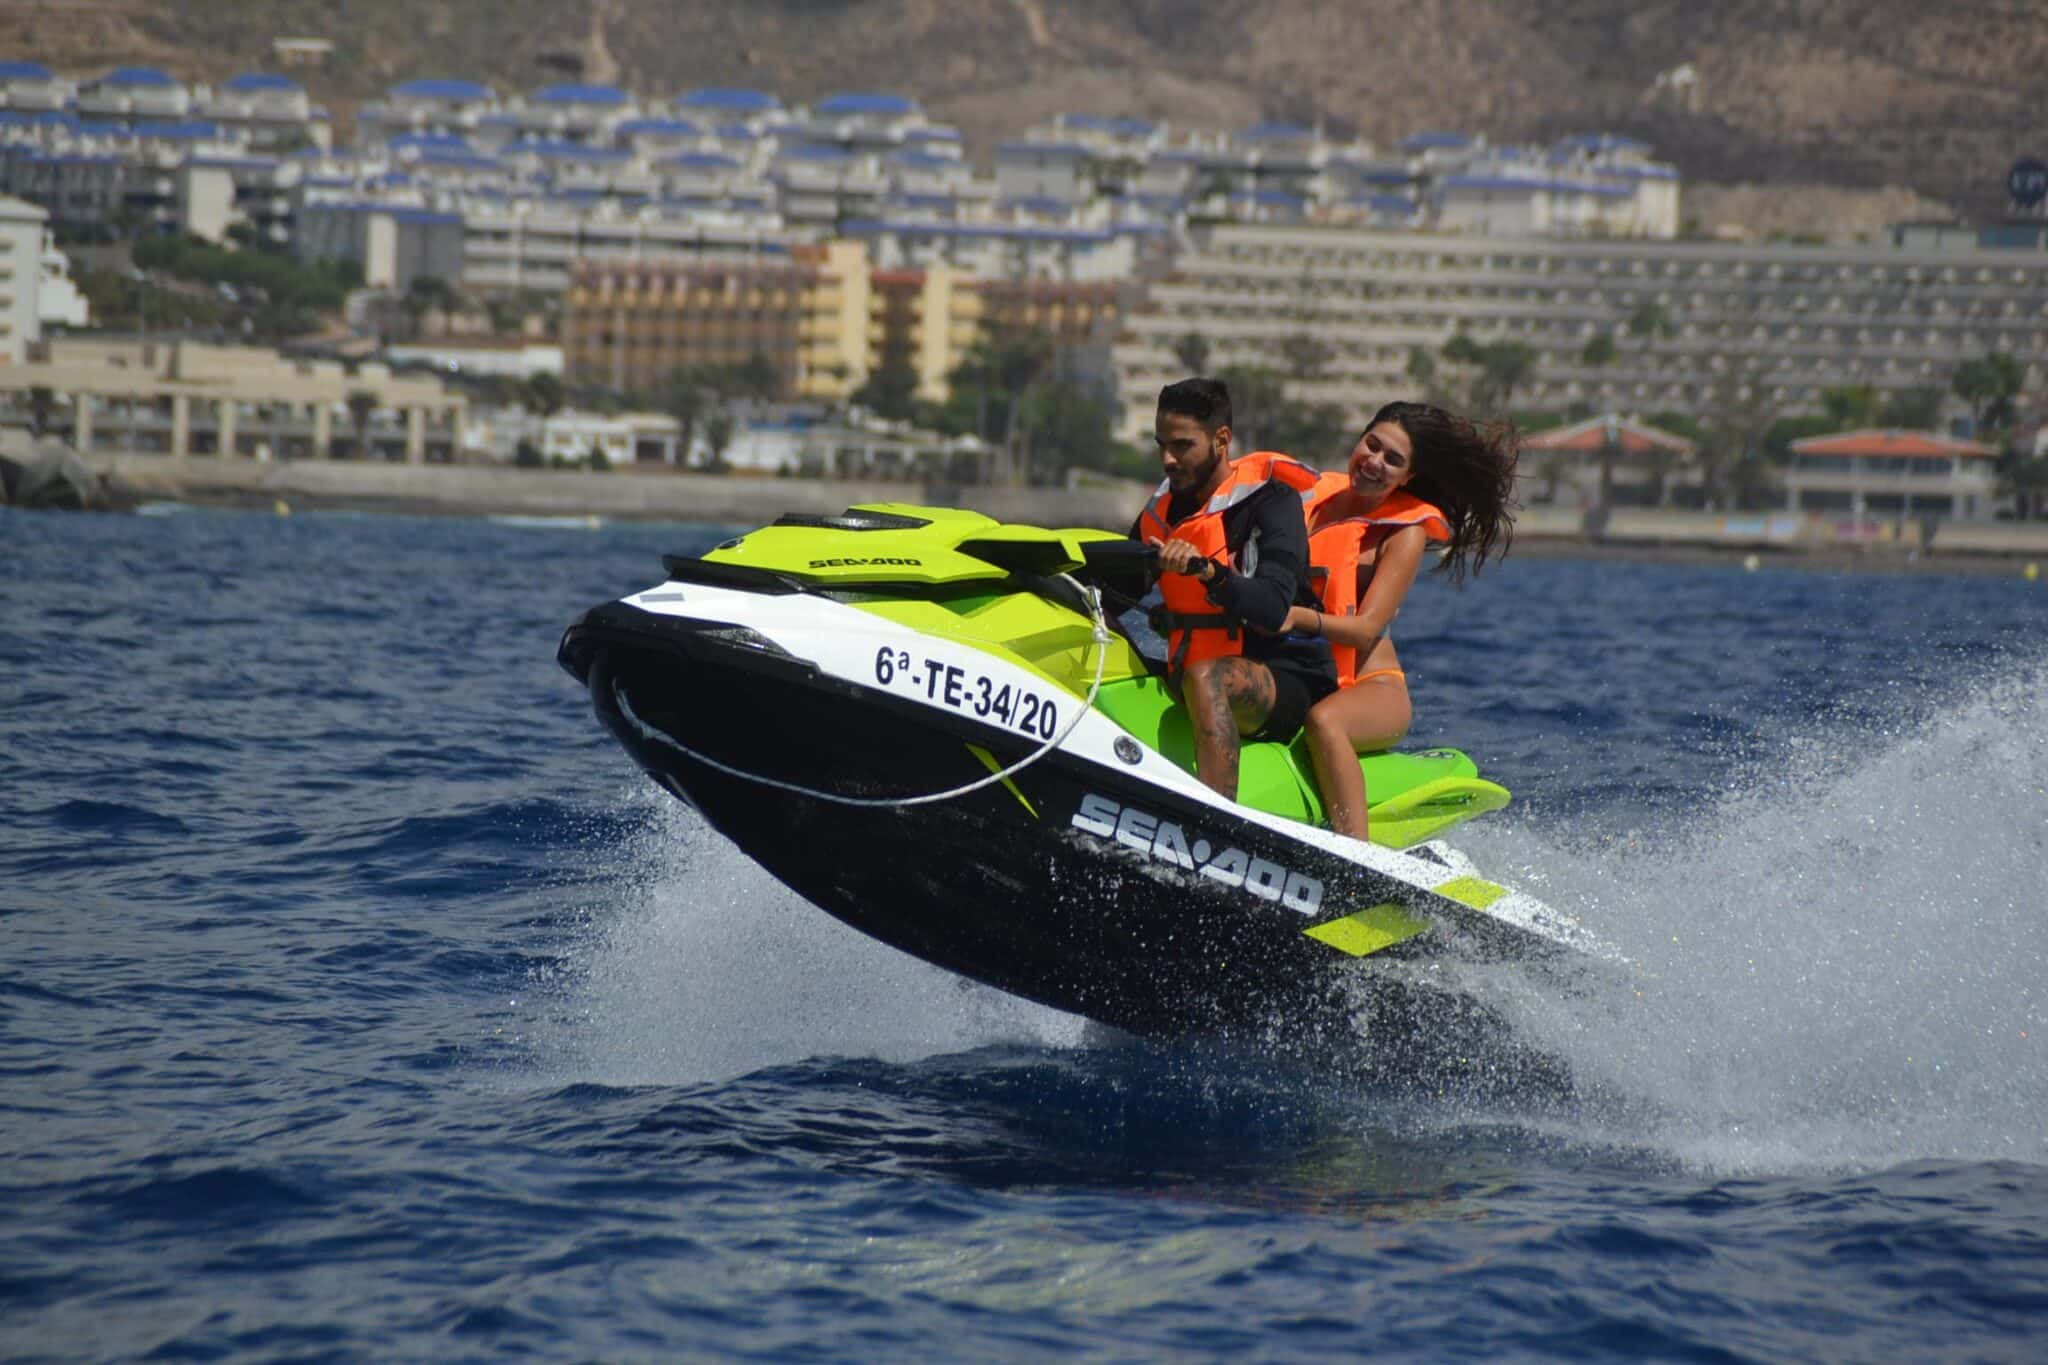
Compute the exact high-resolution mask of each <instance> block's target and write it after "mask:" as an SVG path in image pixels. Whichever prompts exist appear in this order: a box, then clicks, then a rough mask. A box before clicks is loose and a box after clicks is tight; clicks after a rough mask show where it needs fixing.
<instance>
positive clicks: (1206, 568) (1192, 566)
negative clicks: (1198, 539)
mask: <svg viewBox="0 0 2048 1365" xmlns="http://www.w3.org/2000/svg"><path fill="white" fill-rule="evenodd" d="M1159 572H1161V573H1179V574H1188V575H1190V576H1191V577H1194V578H1199V579H1201V580H1202V581H1203V582H1204V583H1213V582H1215V581H1216V562H1215V561H1214V560H1212V559H1210V558H1209V557H1208V556H1207V555H1205V554H1203V553H1202V552H1201V551H1200V550H1197V549H1196V548H1195V547H1194V546H1192V545H1190V544H1188V543H1187V542H1186V541H1185V540H1169V541H1166V542H1164V543H1162V544H1161V545H1160V547H1159Z"/></svg>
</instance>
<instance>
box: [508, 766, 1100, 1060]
mask: <svg viewBox="0 0 2048 1365" xmlns="http://www.w3.org/2000/svg"><path fill="white" fill-rule="evenodd" d="M625 799H626V800H628V801H631V802H635V803H645V806H646V807H649V808H650V809H648V811H647V818H646V821H645V823H644V824H643V826H642V829H641V832H640V833H639V834H638V835H636V836H634V837H633V838H632V839H630V840H628V841H626V843H625V844H624V845H622V846H620V847H619V848H617V849H616V850H615V853H614V854H613V855H611V856H615V857H616V858H617V859H618V860H619V861H620V862H621V863H622V864H623V865H624V867H625V868H626V869H628V870H627V871H626V873H625V874H624V875H621V876H619V877H617V878H615V879H612V880H611V881H609V882H608V884H607V885H608V887H609V888H610V889H609V890H608V891H607V892H606V893H605V894H606V895H607V896H608V897H611V898H612V900H613V903H611V904H607V905H604V906H601V907H598V908H597V911H596V913H594V914H593V916H592V924H591V927H590V929H589V931H588V937H587V941H586V942H584V943H583V944H581V945H580V946H579V947H578V948H577V950H576V951H575V952H574V953H573V954H572V956H573V957H574V958H576V959H578V961H577V962H576V964H575V969H574V970H573V971H572V973H571V975H572V977H573V979H574V981H575V983H576V984H575V986H574V987H573V1001H572V1013H571V1015H570V1017H569V1018H568V1019H566V1020H564V1021H561V1023H560V1024H559V1026H558V1027H557V1028H556V1029H555V1030H554V1035H555V1036H554V1038H553V1044H552V1047H551V1048H550V1049H549V1050H550V1051H552V1052H554V1053H555V1054H556V1056H557V1059H558V1060H557V1062H556V1066H555V1068H553V1069H557V1070H560V1071H562V1072H564V1073H565V1075H566V1077H567V1078H573V1079H576V1080H584V1081H596V1082H600V1083H603V1084H612V1085H647V1084H656V1085H674V1084H686V1083H692V1082H697V1081H705V1080H714V1079H722V1078H725V1077H729V1076H736V1075H740V1074H743V1073H745V1072H749V1071H753V1070H756V1069H759V1068H761V1067H764V1066H771V1065H775V1064H778V1063H786V1062H794V1061H801V1060H803V1059H806V1058H810V1057H815V1056H821V1055H826V1056H832V1055H836V1056H857V1057H872V1058H879V1059H881V1060H884V1061H910V1060H915V1059H921V1058H925V1057H930V1056H935V1055H938V1054H941V1053H948V1052H958V1051H964V1050H966V1049H969V1048H974V1047H980V1046H984V1045H987V1044H991V1043H1016V1042H1023V1043H1032V1044H1039V1045H1046V1046H1067V1045H1072V1044H1075V1043H1078V1042H1080V1041H1082V1038H1083V1034H1084V1029H1086V1028H1087V1025H1086V1024H1085V1023H1084V1021H1082V1020H1080V1019H1077V1018H1075V1017H1073V1016H1071V1015H1066V1014H1061V1013H1059V1012H1058V1011H1055V1010H1050V1009H1046V1008H1044V1007H1043V1006H1039V1005H1035V1004H1032V1003H1030V1002H1029V1001H1025V1000H1020V999H1018V998H1016V997H1014V996H1009V995H1005V994H1003V993H1001V992H999V991H994V990H990V989H988V988H987V987H984V986H980V985H977V984H975V983H973V982H969V981H966V980H963V979H962V978H959V977H956V976H954V975H952V974H951V973H949V972H945V971H942V970H940V969H939V968H937V967H933V966H931V965H929V964H927V963H924V962H920V961H918V960H917V959H916V958H913V957H909V956H907V955H906V954H903V953H900V952H898V951H896V950H895V949H893V948H890V947H888V946H886V945H884V944H882V943H878V942H876V941H875V940H874V939H871V938H868V937H866V936H865V935H863V934H859V933H856V932H855V931H854V930H852V929H849V928H847V927H846V926H845V925H843V924H841V923H839V922H838V921H837V920H835V919H833V918H832V917H831V916H829V915H827V914H826V913H825V912H823V911H822V910H819V909H817V908H815V907H814V906H812V905H811V904H809V903H808V902H807V901H805V900H803V899H802V898H801V897H799V896H798V895H797V894H796V893H795V892H793V891H791V890H789V889H788V888H786V887H784V886H783V885H782V884H781V883H779V882H777V881H776V880H775V879H774V878H773V877H771V876H769V875H768V873H767V872H765V871H763V870H762V869H761V868H760V866H758V865H757V864H755V863H754V862H753V861H752V860H750V859H748V858H747V857H746V855H745V854H743V853H741V852H740V851H739V850H738V849H737V848H735V847H733V846H732V845H731V844H730V843H728V842H726V840H724V839H723V838H721V837H720V836H719V835H718V834H716V833H715V832H713V831H712V830H711V829H710V828H709V827H708V826H706V825H705V824H704V823H703V821H702V820H701V819H700V818H699V817H698V816H697V814H696V813H695V812H694V811H691V810H689V809H687V808H686V807H683V806H681V805H679V804H677V803H676V802H674V801H672V800H670V799H669V798H668V797H666V796H662V795H661V794H660V793H658V792H656V791H654V789H653V788H651V787H647V788H644V789H643V788H640V787H637V786H636V788H635V791H634V794H633V795H632V796H630V797H628V798H625Z"/></svg>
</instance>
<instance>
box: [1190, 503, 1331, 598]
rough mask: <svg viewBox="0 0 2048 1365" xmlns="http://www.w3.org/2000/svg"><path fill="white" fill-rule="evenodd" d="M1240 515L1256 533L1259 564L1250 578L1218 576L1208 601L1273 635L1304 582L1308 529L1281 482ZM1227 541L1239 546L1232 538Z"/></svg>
mask: <svg viewBox="0 0 2048 1365" xmlns="http://www.w3.org/2000/svg"><path fill="white" fill-rule="evenodd" d="M1245 512H1246V513H1247V514H1248V516H1249V519H1250V522H1251V529H1252V530H1255V531H1256V532H1257V534H1258V538H1259V562H1258V564H1257V565H1256V566H1254V567H1253V569H1252V571H1251V573H1250V574H1241V573H1238V572H1236V571H1234V570H1227V571H1225V572H1224V573H1222V574H1220V575H1218V577H1217V579H1216V581H1215V582H1214V583H1212V584H1210V585H1209V593H1208V596H1209V600H1210V601H1211V602H1214V603H1215V604H1216V605H1217V606H1219V607H1221V608H1223V609H1224V610H1225V611H1227V612H1229V613H1230V614H1231V615H1233V616H1235V617H1237V619H1238V620H1240V621H1243V622H1244V623H1245V624H1247V625H1249V626H1251V627H1252V628H1253V629H1254V630H1263V631H1268V632H1271V631H1277V630H1279V629H1280V627H1282V626H1283V625H1285V624H1286V623H1287V609H1288V608H1289V607H1291V606H1293V605H1294V604H1295V601H1296V600H1297V599H1298V598H1299V596H1300V594H1301V590H1302V585H1303V584H1304V583H1306V582H1307V581H1308V524H1307V523H1306V522H1305V521H1303V520H1302V515H1301V498H1300V496H1299V495H1298V494H1297V493H1295V491H1294V490H1293V489H1291V488H1289V487H1287V486H1286V485H1285V484H1280V483H1274V484H1269V485H1268V486H1267V487H1266V488H1265V489H1264V490H1262V491H1261V492H1260V493H1259V495H1258V496H1257V497H1255V498H1251V499H1249V500H1248V501H1247V503H1246V506H1245ZM1232 541H1233V543H1238V542H1237V540H1236V537H1233V538H1232Z"/></svg>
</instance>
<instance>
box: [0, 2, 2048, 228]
mask: <svg viewBox="0 0 2048 1365" xmlns="http://www.w3.org/2000/svg"><path fill="white" fill-rule="evenodd" d="M286 36H304V37H320V38H327V39H330V40H332V41H333V42H334V44H335V53H334V57H333V59H332V61H331V62H330V64H329V66H328V67H327V68H326V69H325V70H320V71H309V72H304V73H302V74H303V75H304V77H305V79H306V82H307V84H308V85H309V86H310V87H312V88H313V89H314V91H315V92H316V93H317V94H319V95H321V96H323V97H325V98H326V99H328V100H329V101H330V102H331V103H332V104H333V105H334V107H335V108H336V109H337V111H339V112H341V113H343V114H344V115H345V114H346V112H347V110H348V109H349V108H350V107H352V105H353V103H354V102H355V101H358V100H360V99H362V98H365V97H369V96H373V95H375V94H376V93H378V92H379V91H381V90H383V89H385V88H387V87H389V86H390V85H392V84H393V83H395V82H397V81H400V80H404V79H407V78H410V77H414V76H421V75H465V76H473V77H476V78H479V79H483V80H487V81H490V82H492V83H494V84H496V85H497V86H498V87H499V88H500V89H502V90H506V91H511V90H518V89H525V88H529V87H532V86H536V85H540V84H545V83H549V82H552V81H559V80H565V79H578V78H581V79H591V80H604V81H612V82H617V83H621V84H625V85H628V86H631V87H634V88H637V89H640V90H643V91H662V92H668V91H680V90H683V89H687V88H690V87H692V86H697V85H712V84H716V85H755V86H762V87H768V88H773V89H775V90H778V91H779V92H781V93H782V94H783V95H784V96H785V97H787V98H791V99H797V100H802V99H808V98H813V97H816V96H819V95H822V94H826V93H830V92H833V91H840V90H868V89H883V90H892V91H898V92H901V93H906V94H912V95H916V96H918V97H920V98H922V99H923V100H924V101H925V103H926V105H927V107H928V108H929V109H930V110H931V111H932V113H933V114H934V115H935V116H937V117H940V118H945V119H949V120H952V121H954V122H956V123H958V124H959V125H960V126H961V128H962V129H963V130H964V131H965V132H966V133H967V134H968V135H969V136H970V138H973V139H976V140H977V141H978V142H980V143H982V144H983V145H985V144H986V142H987V140H989V139H991V138H993V137H996V136H999V135H1003V134H1007V133H1014V132H1015V131H1016V130H1018V129H1020V128H1022V127H1023V126H1024V125H1026V124H1028V123H1030V122H1032V121H1034V120H1036V119H1038V118H1040V117H1043V116H1044V115H1047V114H1050V113H1054V112H1057V111H1060V110H1076V111H1085V112H1090V113H1102V114H1138V115H1145V116H1151V117H1163V118H1168V119H1171V120H1173V121H1174V122H1175V123H1176V124H1185V125H1191V126H1214V127H1229V126H1238V125H1242V124H1244V123H1246V122H1248V121H1250V120H1252V119H1255V118H1259V117H1280V118H1289V119H1296V120H1314V119H1321V120H1323V121H1324V122H1325V123H1326V125H1328V126H1330V127H1331V128H1333V129H1336V130H1349V129H1356V130H1358V131H1361V132H1364V133H1366V134H1368V135H1370V136H1371V137H1373V138H1375V139H1377V140H1379V141H1381V142H1383V143H1384V142H1391V141H1394V140H1397V139H1398V138H1400V137H1401V136H1403V135H1405V134H1407V133H1410V132H1413V131H1415V130H1417V129H1422V128H1457V129H1466V130H1486V131H1489V132H1491V133H1493V134H1494V135H1496V136H1497V137H1505V138H1518V137H1527V136H1546V135H1549V134H1554V133H1559V132H1565V131H1584V130H1590V129H1611V130H1616V131H1622V132H1631V133H1635V134H1637V135H1639V136H1642V137H1645V138H1647V139H1648V140H1650V141H1652V142H1653V143H1654V144H1655V145H1656V146H1657V148H1658V149H1659V151H1660V152H1661V153H1662V154H1663V155H1665V156H1667V157H1670V158H1671V159H1673V160H1675V161H1676V162H1678V164H1679V166H1680V167H1681V169H1682V170H1683V171H1684V172H1685V173H1686V175H1687V176H1688V178H1689V179H1692V180H1695V181H1703V180H1704V181H1718V182H1724V183H1734V182H1765V183H1781V184H1783V183H1822V182H1824V183H1832V184H1836V185H1841V186H1848V187H1863V188H1876V187H1881V186H1897V187H1901V188H1910V189H1913V190H1917V191H1919V192H1920V193H1921V194H1923V195H1926V196H1928V197H1930V198H1933V199H1936V200H1940V201H1945V202H1947V203H1949V204H1952V205H1954V206H1956V207H1957V208H1960V209H1962V210H1964V211H1966V212H1969V213H1972V214H1975V215H1979V216H1985V215H1992V214H1996V213H1997V212H1998V211H1999V210H2000V209H2001V208H2002V205H2003V196H2002V194H2001V192H2000V188H1999V187H2000V185H2001V184H2002V180H2003V175H2004V171H2005V169H2006V167H2007V166H2008V165H2010V164H2011V162H2012V161H2013V160H2014V159H2015V158H2016V157H2017V156H2019V155H2021V154H2025V153H2048V128H2044V126H2043V122H2042V119H2041V117H2040V112H2039V111H2040V110H2041V109H2043V108H2044V107H2048V6H2044V4H2043V3H2042V0H1946V2H1945V3H1938V4H1928V3H1924V0H1257V2H1256V3H1253V2H1252V0H967V2H964V3H963V2H962V0H346V3H334V0H0V52H4V53H6V54H8V55H14V56H20V57H32V58H36V59H40V60H42V61H45V62H48V63H50V64H51V65H53V66H56V67H58V68H59V69H61V70H64V71H67V72H72V73H80V74H83V73H90V72H92V71H94V70H96V69H99V68H102V67H105V66H110V65H114V64H117V63H130V62H147V63H151V64H155V65H161V66H164V67H166V68H168V69H170V70H172V71H173V72H175V73H176V74H179V75H181V76H185V77H187V78H206V77H221V76H225V75H228V74H231V73H232V72H234V71H237V70H243V69H247V68H251V67H272V66H274V65H275V61H274V59H273V56H272V50H271V42H272V40H273V39H275V38H279V37H286ZM1660 74H1661V75H1662V76H1663V77H1664V79H1663V80H1662V81H1661V82H1660V80H1659V77H1660Z"/></svg>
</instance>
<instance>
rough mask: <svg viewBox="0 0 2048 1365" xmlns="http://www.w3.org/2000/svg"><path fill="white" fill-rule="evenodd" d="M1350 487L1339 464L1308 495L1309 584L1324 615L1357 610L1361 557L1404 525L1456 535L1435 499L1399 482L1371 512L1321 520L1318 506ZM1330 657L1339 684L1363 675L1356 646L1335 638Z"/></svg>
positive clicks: (1437, 535)
mask: <svg viewBox="0 0 2048 1365" xmlns="http://www.w3.org/2000/svg"><path fill="white" fill-rule="evenodd" d="M1350 487H1351V476H1350V475H1349V474H1348V473H1346V472H1345V471H1343V470H1336V471H1333V472H1332V473H1328V474H1324V475H1322V476H1321V477H1320V478H1318V479H1317V480H1316V486H1315V489H1314V490H1313V491H1312V492H1311V493H1310V495H1309V504H1308V525H1309V533H1308V565H1309V567H1308V576H1309V585H1310V586H1311V587H1313V588H1314V589H1315V590H1316V596H1317V598H1319V599H1320V600H1321V601H1322V604H1323V615H1325V616H1356V615H1358V604H1359V592H1358V561H1359V559H1360V557H1361V556H1363V555H1364V554H1365V553H1366V552H1367V551H1369V550H1372V549H1375V548H1377V547H1378V546H1379V544H1380V543H1381V542H1382V541H1384V540H1386V538H1387V537H1388V536H1391V535H1392V534H1393V533H1394V532H1395V531H1398V530H1399V529H1401V528H1402V527H1403V526H1420V527H1422V528H1423V531H1424V533H1425V534H1427V535H1428V537H1429V538H1430V539H1431V540H1449V539H1450V538H1451V524H1450V522H1448V521H1446V520H1445V519H1444V514H1443V513H1442V512H1441V511H1439V510H1438V509H1437V508H1436V506H1435V505H1434V504H1432V503H1427V502H1424V501H1423V500H1422V499H1420V498H1418V497H1416V496H1414V495H1413V494H1411V493H1408V492H1405V491H1403V490H1402V489H1398V488H1397V489H1395V490H1394V491H1393V492H1391V493H1389V494H1388V495H1387V497H1386V500H1385V501H1384V502H1382V503H1381V504H1380V505H1379V506H1377V507H1375V508H1373V509H1372V510H1371V511H1370V512H1366V513H1363V514H1361V515H1359V516H1355V517H1344V518H1342V519H1340V520H1337V521H1332V522H1327V523H1325V524H1324V525H1322V526H1317V525H1316V511H1317V509H1319V508H1320V507H1322V506H1323V505H1324V504H1325V503H1327V502H1329V501H1330V500H1331V499H1332V498H1335V497H1338V496H1340V495H1342V494H1343V493H1345V492H1347V491H1348V490H1349V489H1350ZM1330 657H1331V658H1332V659H1334V660H1335V661H1336V663H1337V686H1339V687H1349V686H1351V684H1352V682H1353V681H1354V680H1355V679H1356V678H1357V676H1358V651H1357V649H1355V648H1353V647H1352V646H1350V645H1340V644H1338V643H1337V642H1336V641H1335V640H1332V641H1330Z"/></svg>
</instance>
